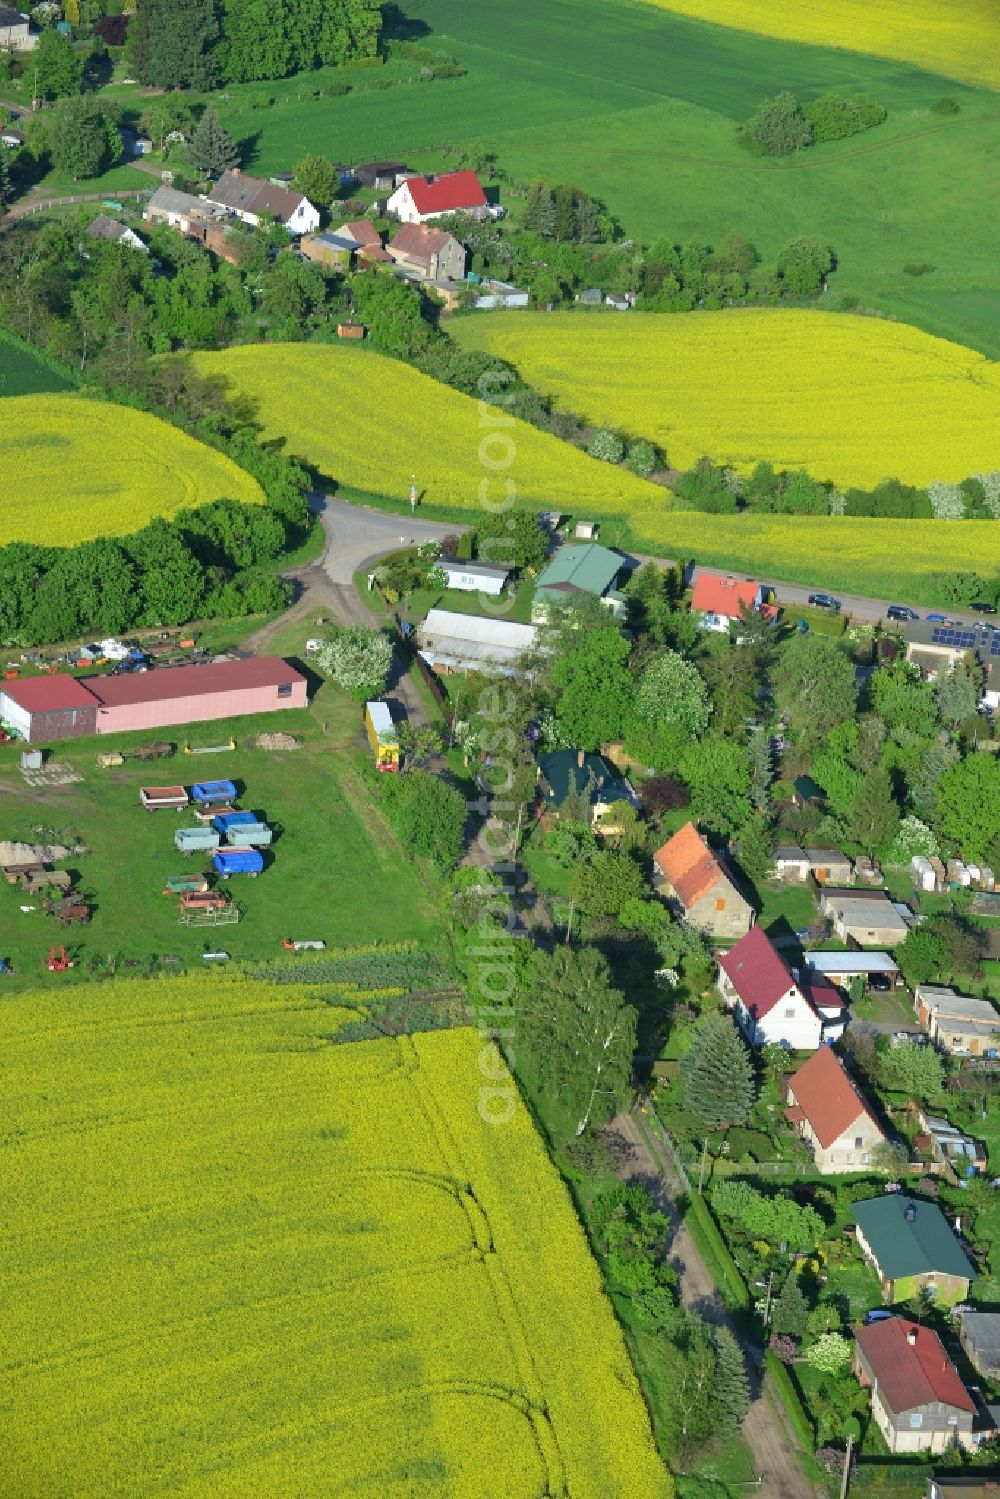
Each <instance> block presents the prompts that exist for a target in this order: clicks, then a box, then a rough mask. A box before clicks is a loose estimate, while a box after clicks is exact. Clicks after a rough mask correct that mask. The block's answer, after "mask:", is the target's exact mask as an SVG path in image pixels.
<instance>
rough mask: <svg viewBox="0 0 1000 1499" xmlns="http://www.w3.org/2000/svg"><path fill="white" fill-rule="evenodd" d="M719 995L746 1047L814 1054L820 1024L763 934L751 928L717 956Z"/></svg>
mask: <svg viewBox="0 0 1000 1499" xmlns="http://www.w3.org/2000/svg"><path fill="white" fill-rule="evenodd" d="M718 985H719V992H720V994H721V995H722V997H723V999H724V1000H725V1002H726V1004H727V1005H729V1007H730V1009H731V1010H732V1011H733V1013H734V1015H735V1017H736V1021H737V1024H738V1025H739V1027H740V1030H741V1031H742V1032H743V1035H744V1037H745V1038H746V1040H747V1041H748V1042H749V1043H750V1045H751V1046H786V1047H787V1048H788V1049H789V1050H790V1051H815V1049H816V1047H817V1046H819V1044H820V1042H821V1041H822V1039H823V1031H824V1026H825V1024H826V1021H825V1019H824V1016H823V1015H822V1014H821V1013H820V1011H819V1010H818V1009H817V1007H816V1006H815V1005H814V1004H813V1002H812V1001H811V999H810V998H809V997H808V995H807V994H806V993H805V992H804V991H803V989H802V987H801V985H800V984H799V983H797V981H796V980H795V978H794V976H793V974H792V971H791V969H790V968H789V967H788V964H787V963H786V962H785V960H784V958H783V957H782V956H781V954H780V953H779V952H778V949H777V948H776V947H775V946H774V944H773V943H772V942H771V940H770V939H769V937H768V936H767V934H766V933H765V932H764V931H763V929H762V928H761V927H759V926H753V927H751V928H750V930H749V932H748V933H747V934H746V936H745V937H742V938H741V939H740V941H739V942H737V944H736V946H735V947H732V948H730V950H729V951H728V952H727V953H723V954H722V956H721V957H720V958H719V971H718Z"/></svg>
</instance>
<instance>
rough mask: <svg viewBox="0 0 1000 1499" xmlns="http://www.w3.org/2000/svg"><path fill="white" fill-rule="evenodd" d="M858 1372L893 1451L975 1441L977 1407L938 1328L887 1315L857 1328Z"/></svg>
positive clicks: (937, 1449)
mask: <svg viewBox="0 0 1000 1499" xmlns="http://www.w3.org/2000/svg"><path fill="white" fill-rule="evenodd" d="M854 1372H855V1375H856V1376H857V1378H858V1380H859V1381H860V1383H861V1384H862V1385H863V1386H864V1387H865V1388H866V1389H867V1390H869V1391H870V1393H871V1402H872V1415H873V1416H874V1417H875V1423H876V1425H877V1426H878V1428H879V1430H880V1431H881V1433H882V1435H883V1437H884V1438H885V1441H886V1445H887V1447H888V1448H889V1451H890V1452H932V1453H938V1452H944V1451H946V1450H947V1449H948V1448H949V1447H955V1446H958V1447H964V1448H971V1447H974V1446H975V1445H976V1443H975V1441H974V1439H973V1435H972V1426H973V1421H974V1419H975V1415H976V1407H975V1404H974V1403H973V1400H972V1396H971V1395H970V1394H969V1392H968V1390H967V1389H966V1388H965V1386H964V1385H963V1383H962V1381H961V1379H960V1378H959V1374H958V1370H957V1369H956V1368H955V1365H954V1364H953V1363H952V1361H951V1359H950V1358H949V1357H948V1355H947V1353H946V1352H945V1350H944V1345H943V1344H942V1342H941V1339H940V1338H939V1337H938V1335H937V1333H936V1332H934V1331H933V1330H932V1329H931V1328H929V1327H919V1326H918V1325H917V1323H916V1322H910V1321H908V1320H907V1319H906V1318H905V1317H889V1318H888V1319H887V1320H886V1321H884V1322H873V1323H872V1324H871V1325H870V1326H868V1327H860V1328H859V1329H858V1331H857V1333H856V1334H855V1349H854Z"/></svg>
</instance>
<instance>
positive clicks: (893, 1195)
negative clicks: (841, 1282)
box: [851, 1192, 977, 1306]
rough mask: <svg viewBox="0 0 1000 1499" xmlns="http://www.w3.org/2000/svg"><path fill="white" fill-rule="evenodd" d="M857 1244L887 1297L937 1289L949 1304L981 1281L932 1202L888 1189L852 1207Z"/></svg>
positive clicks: (901, 1297) (896, 1298) (900, 1298)
mask: <svg viewBox="0 0 1000 1499" xmlns="http://www.w3.org/2000/svg"><path fill="white" fill-rule="evenodd" d="M851 1212H852V1213H853V1215H854V1218H855V1221H856V1223H857V1229H856V1235H857V1241H858V1247H859V1249H860V1250H861V1253H862V1254H863V1255H864V1257H865V1259H866V1260H867V1261H868V1263H869V1265H871V1267H872V1269H873V1270H874V1271H875V1273H876V1275H877V1276H878V1278H879V1280H880V1281H881V1282H882V1293H883V1295H884V1297H885V1299H886V1301H889V1302H894V1301H908V1300H909V1299H910V1298H911V1297H912V1296H916V1295H918V1294H919V1293H920V1291H922V1290H924V1289H926V1290H928V1291H933V1292H934V1294H935V1296H936V1298H937V1300H938V1301H940V1302H943V1303H944V1304H946V1305H947V1306H954V1305H955V1304H956V1302H959V1301H964V1300H965V1298H966V1296H967V1295H968V1294H969V1286H970V1285H971V1283H972V1282H973V1281H974V1280H976V1279H977V1272H976V1267H975V1266H974V1265H973V1264H972V1261H971V1260H970V1259H969V1257H968V1255H967V1254H966V1253H965V1250H964V1249H963V1248H962V1246H961V1244H960V1243H959V1242H958V1238H957V1236H956V1234H955V1232H954V1230H953V1229H952V1228H951V1226H950V1224H949V1223H948V1220H947V1218H946V1217H945V1216H944V1214H943V1213H942V1211H941V1209H940V1208H939V1207H935V1205H934V1203H933V1202H925V1201H923V1200H922V1199H921V1200H919V1201H918V1200H917V1199H916V1198H913V1197H907V1196H905V1195H904V1194H903V1193H902V1192H886V1193H885V1194H884V1195H883V1196H882V1197H872V1198H870V1199H869V1200H868V1201H867V1202H856V1203H855V1204H854V1205H853V1207H852V1208H851Z"/></svg>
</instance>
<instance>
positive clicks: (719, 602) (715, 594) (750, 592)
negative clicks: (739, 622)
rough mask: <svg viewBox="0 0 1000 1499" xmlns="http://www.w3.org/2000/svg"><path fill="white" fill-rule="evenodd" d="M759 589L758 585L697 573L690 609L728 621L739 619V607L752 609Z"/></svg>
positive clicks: (736, 579)
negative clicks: (725, 618) (699, 610)
mask: <svg viewBox="0 0 1000 1499" xmlns="http://www.w3.org/2000/svg"><path fill="white" fill-rule="evenodd" d="M759 589H760V584H759V583H744V582H741V581H740V580H739V579H738V578H714V577H712V575H711V574H710V573H699V574H698V576H697V578H695V580H694V588H693V589H692V590H691V608H692V609H701V610H702V611H703V612H704V613H705V614H724V615H725V616H726V617H727V618H728V619H739V617H740V605H743V606H744V607H745V608H747V609H752V608H753V607H754V605H755V603H756V602H757V593H758V591H759Z"/></svg>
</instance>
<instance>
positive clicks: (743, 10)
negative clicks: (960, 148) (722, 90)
mask: <svg viewBox="0 0 1000 1499" xmlns="http://www.w3.org/2000/svg"><path fill="white" fill-rule="evenodd" d="M652 3H653V4H654V5H658V6H659V7H660V9H661V10H672V11H676V12H677V13H678V14H680V15H685V16H695V17H697V19H698V20H700V21H712V22H714V23H715V24H716V25H718V26H733V27H736V28H737V29H738V30H740V31H756V32H759V33H760V34H761V35H763V36H774V37H780V38H781V39H782V40H785V41H792V42H811V43H813V44H814V45H816V46H820V47H840V48H843V49H845V50H846V51H848V52H867V53H870V54H871V55H872V56H874V57H889V58H894V59H898V60H899V61H900V62H908V63H913V64H915V65H916V66H917V67H918V68H924V69H926V70H927V71H928V72H929V73H940V74H943V75H944V76H945V77H946V78H957V79H960V80H961V81H962V82H963V83H977V84H984V85H985V86H986V87H987V88H992V89H996V88H1000V10H998V8H997V5H996V3H995V0H652Z"/></svg>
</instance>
